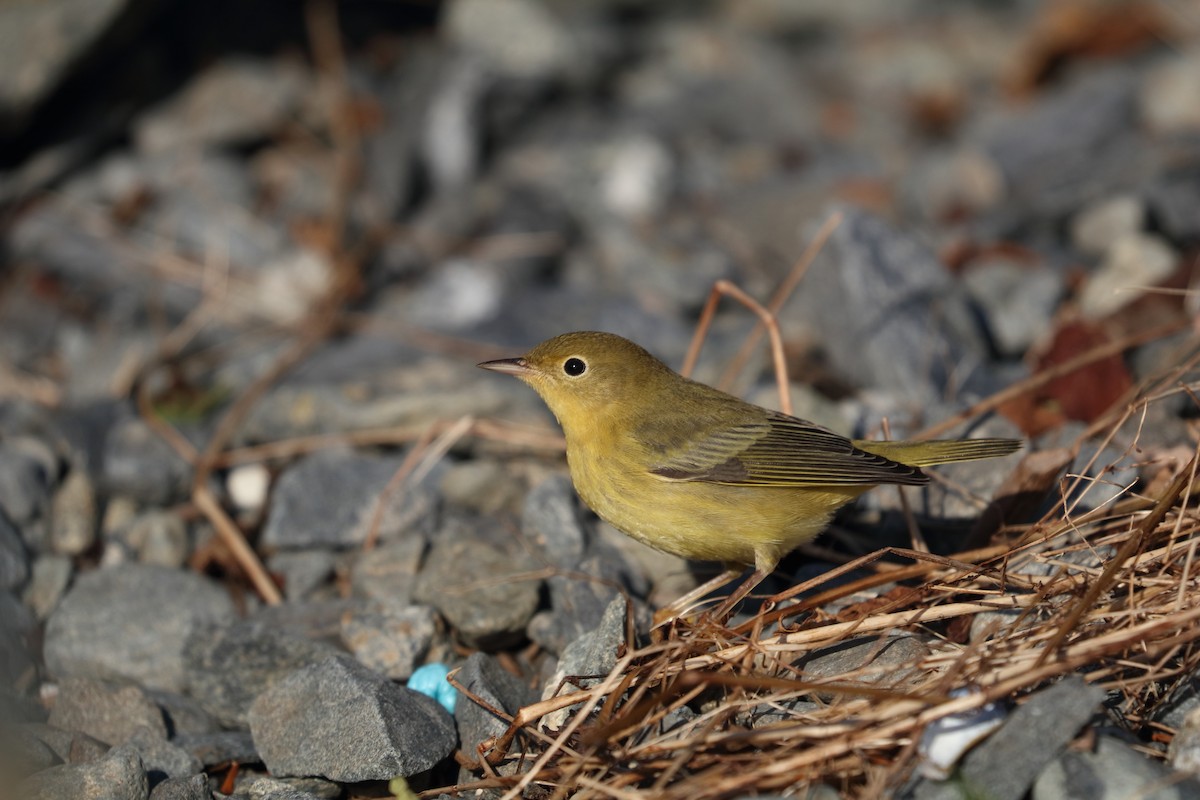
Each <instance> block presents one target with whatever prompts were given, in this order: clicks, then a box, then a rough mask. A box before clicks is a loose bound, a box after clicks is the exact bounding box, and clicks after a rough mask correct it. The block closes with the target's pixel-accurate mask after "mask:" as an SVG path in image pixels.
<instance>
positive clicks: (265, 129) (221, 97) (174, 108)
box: [134, 56, 312, 152]
mask: <svg viewBox="0 0 1200 800" xmlns="http://www.w3.org/2000/svg"><path fill="white" fill-rule="evenodd" d="M310 83H311V77H310V76H309V75H308V73H307V72H306V70H305V68H304V67H303V65H302V64H301V62H299V61H285V60H282V59H281V60H278V61H274V62H268V61H258V60H254V59H250V58H231V57H228V56H226V57H225V58H222V59H219V60H217V61H216V62H215V63H214V64H213V66H211V67H210V68H209V69H208V70H207V71H205V72H204V73H202V74H201V75H199V76H198V77H196V78H195V79H194V80H193V81H192V82H191V83H190V84H189V85H188V86H187V87H185V88H184V90H183V91H182V92H180V93H178V94H177V95H175V96H174V97H172V98H170V99H168V100H167V101H166V102H165V103H163V104H162V105H161V106H160V107H158V108H156V109H154V110H152V111H150V112H148V113H146V114H144V115H143V116H142V117H141V119H140V120H138V122H137V124H136V126H135V129H134V137H135V138H136V140H137V145H138V147H139V148H140V149H142V150H143V151H146V152H161V151H164V150H198V149H203V148H215V147H219V146H224V145H237V144H244V143H246V142H250V141H255V140H257V139H261V138H263V137H265V136H267V135H269V134H271V133H273V132H274V131H275V130H276V129H277V128H279V127H281V126H283V125H284V124H285V123H287V122H289V121H291V120H292V118H293V117H294V115H295V114H296V112H297V111H298V110H299V109H300V107H301V106H302V104H303V101H304V98H305V96H306V95H307V93H309V92H311V91H312V87H311V86H310Z"/></svg>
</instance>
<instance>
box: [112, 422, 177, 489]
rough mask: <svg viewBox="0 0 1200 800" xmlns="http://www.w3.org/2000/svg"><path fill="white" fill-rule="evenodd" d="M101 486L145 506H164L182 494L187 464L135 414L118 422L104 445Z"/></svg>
mask: <svg viewBox="0 0 1200 800" xmlns="http://www.w3.org/2000/svg"><path fill="white" fill-rule="evenodd" d="M103 476H104V488H105V489H106V490H107V491H108V492H109V493H111V494H123V495H127V496H129V497H132V498H134V499H136V500H137V501H139V502H141V503H143V504H145V505H147V506H165V505H168V504H170V503H171V502H172V501H174V500H176V499H178V498H179V497H181V496H182V494H183V491H184V489H185V488H186V487H187V485H188V483H189V482H190V480H191V467H190V466H188V464H187V462H186V461H184V460H183V459H182V458H180V457H179V455H178V454H177V453H176V452H175V451H174V450H172V449H171V446H170V445H169V444H167V443H166V442H165V441H164V440H163V438H162V437H161V436H159V435H158V434H157V433H155V432H154V431H153V430H152V429H151V428H150V426H149V425H147V424H146V423H145V422H143V421H142V420H140V419H137V418H128V419H125V420H122V421H121V422H118V423H117V424H116V425H114V426H113V428H112V430H111V431H109V434H108V441H107V443H106V445H105V449H104V467H103Z"/></svg>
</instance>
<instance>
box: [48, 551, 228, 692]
mask: <svg viewBox="0 0 1200 800" xmlns="http://www.w3.org/2000/svg"><path fill="white" fill-rule="evenodd" d="M232 617H233V603H232V602H231V601H230V599H229V596H228V595H227V594H226V593H225V591H224V590H223V589H222V588H221V587H220V586H218V585H217V584H215V583H213V582H212V581H210V580H208V579H207V578H203V577H201V576H200V575H197V574H195V573H192V572H184V571H180V570H171V569H165V568H163V567H154V566H144V565H138V564H129V565H125V566H119V567H114V568H112V569H103V570H96V571H94V572H89V573H87V574H85V575H83V576H81V577H80V578H79V580H78V581H76V583H75V586H74V587H72V589H71V591H70V592H68V593H67V596H66V597H64V598H63V600H62V602H61V603H60V604H59V606H58V608H57V609H56V610H55V612H54V613H53V614H52V615H51V617H50V619H49V621H48V622H47V624H46V643H45V657H46V666H47V668H48V669H49V670H50V672H51V674H53V675H55V676H57V677H60V678H65V677H70V676H81V677H94V678H129V679H131V680H134V681H137V682H138V683H141V684H142V685H143V686H146V687H149V688H160V689H170V690H173V691H177V690H179V689H182V688H183V685H184V663H183V646H184V643H185V642H186V641H187V637H188V636H189V635H190V634H191V632H192V629H193V628H194V627H195V626H197V625H200V624H204V623H210V622H212V623H220V622H224V621H226V620H229V619H231V618H232Z"/></svg>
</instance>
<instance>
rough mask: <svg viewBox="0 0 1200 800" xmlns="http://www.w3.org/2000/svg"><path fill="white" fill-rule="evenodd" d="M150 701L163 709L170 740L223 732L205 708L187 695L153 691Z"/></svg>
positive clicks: (150, 692)
mask: <svg viewBox="0 0 1200 800" xmlns="http://www.w3.org/2000/svg"><path fill="white" fill-rule="evenodd" d="M147 694H148V695H149V697H150V699H151V700H153V701H154V703H155V705H157V706H158V707H159V708H160V709H162V713H163V720H164V721H165V722H166V723H167V735H168V736H169V737H170V738H172V739H173V738H175V737H176V736H183V735H186V734H193V733H214V732H216V731H219V730H221V725H220V723H218V722H217V720H216V719H215V718H214V717H213V716H212V715H211V714H209V713H208V712H207V711H205V710H204V708H203V707H202V706H201V705H200V704H199V703H197V702H196V701H195V700H193V699H192V698H190V697H187V696H186V695H182V694H178V693H177V692H165V691H162V690H151V691H149V692H147Z"/></svg>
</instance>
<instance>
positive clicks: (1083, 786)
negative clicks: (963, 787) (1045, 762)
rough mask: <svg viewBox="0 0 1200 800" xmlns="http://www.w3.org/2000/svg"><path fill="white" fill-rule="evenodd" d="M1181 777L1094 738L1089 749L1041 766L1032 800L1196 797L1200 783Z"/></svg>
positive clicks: (1115, 743)
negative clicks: (1092, 744)
mask: <svg viewBox="0 0 1200 800" xmlns="http://www.w3.org/2000/svg"><path fill="white" fill-rule="evenodd" d="M1180 777H1181V776H1180V775H1179V774H1178V773H1172V772H1171V770H1170V769H1168V768H1166V767H1164V766H1163V765H1162V764H1160V763H1158V762H1156V761H1151V760H1150V759H1148V758H1146V756H1144V755H1142V754H1141V753H1139V752H1137V751H1136V750H1134V749H1133V748H1132V747H1130V746H1129V745H1127V744H1125V743H1124V742H1122V741H1120V740H1118V739H1114V738H1113V737H1111V736H1099V737H1097V739H1096V747H1095V749H1094V750H1090V751H1082V752H1081V751H1079V750H1068V751H1067V752H1065V753H1063V754H1062V755H1061V756H1059V757H1058V758H1057V759H1055V760H1054V761H1052V762H1051V763H1050V764H1049V766H1047V767H1046V768H1045V769H1044V770H1042V772H1041V774H1040V775H1038V776H1037V781H1036V782H1035V783H1034V784H1033V793H1032V798H1031V800H1121V798H1126V797H1138V798H1145V800H1187V798H1194V797H1200V781H1197V780H1196V779H1195V778H1194V777H1193V778H1189V779H1185V780H1180Z"/></svg>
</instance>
